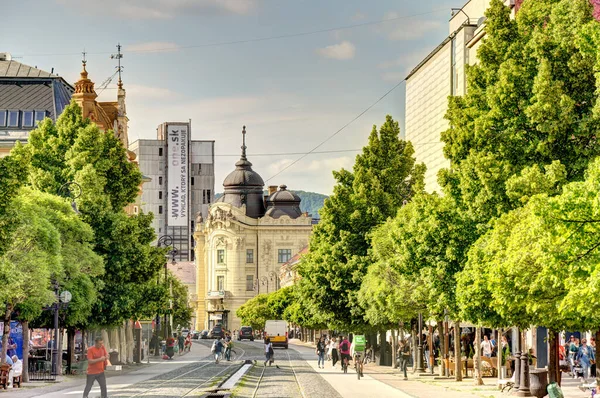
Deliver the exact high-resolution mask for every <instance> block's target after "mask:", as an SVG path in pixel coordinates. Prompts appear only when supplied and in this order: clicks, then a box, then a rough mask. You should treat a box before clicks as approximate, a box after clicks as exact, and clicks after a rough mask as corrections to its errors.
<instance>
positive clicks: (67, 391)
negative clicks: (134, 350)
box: [0, 344, 210, 398]
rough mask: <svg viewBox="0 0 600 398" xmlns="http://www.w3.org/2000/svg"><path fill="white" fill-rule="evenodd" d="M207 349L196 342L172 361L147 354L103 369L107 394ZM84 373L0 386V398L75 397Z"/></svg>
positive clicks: (82, 384) (96, 389)
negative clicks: (117, 368)
mask: <svg viewBox="0 0 600 398" xmlns="http://www.w3.org/2000/svg"><path fill="white" fill-rule="evenodd" d="M209 353H210V350H209V349H208V348H206V347H204V346H202V345H200V344H194V345H193V347H192V352H191V353H186V354H183V355H175V356H174V357H173V360H169V361H167V360H163V359H162V358H161V357H155V356H150V363H149V364H148V363H147V360H148V359H147V358H146V359H145V360H144V362H143V363H141V364H139V365H138V364H129V365H124V366H123V370H122V371H106V379H107V380H106V384H107V386H108V392H109V394H110V393H111V392H116V391H118V390H119V389H123V388H126V387H128V386H130V385H132V384H135V383H139V382H142V381H145V380H148V379H151V378H153V377H155V376H158V375H161V374H163V373H167V372H170V371H172V370H176V369H178V368H181V367H183V366H186V365H188V364H190V363H192V362H194V361H197V360H198V359H200V358H203V357H206V356H207V355H208V354H209ZM85 383H86V376H85V375H77V376H62V377H61V378H60V379H59V381H58V382H37V381H33V382H29V383H23V384H22V386H21V388H13V389H8V390H3V389H0V398H1V397H4V396H6V397H11V398H12V397H19V398H35V397H40V398H41V397H44V398H53V397H64V396H65V395H73V396H78V395H81V394H82V393H83V388H84V387H85ZM94 393H98V394H99V393H100V389H99V387H98V384H97V383H96V384H95V385H94V388H93V389H92V391H91V394H94Z"/></svg>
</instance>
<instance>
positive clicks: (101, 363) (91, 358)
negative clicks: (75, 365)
mask: <svg viewBox="0 0 600 398" xmlns="http://www.w3.org/2000/svg"><path fill="white" fill-rule="evenodd" d="M94 343H95V344H94V346H93V347H90V348H88V351H87V359H88V370H87V381H86V383H85V389H84V390H83V398H87V397H88V394H89V393H90V390H91V389H92V386H93V385H94V381H98V384H99V385H100V396H101V397H102V398H108V393H107V392H106V376H105V375H104V370H105V369H106V367H107V366H109V365H110V361H109V360H108V353H107V352H106V348H104V341H103V340H102V337H96V339H95V340H94Z"/></svg>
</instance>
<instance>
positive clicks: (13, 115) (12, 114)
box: [8, 111, 19, 127]
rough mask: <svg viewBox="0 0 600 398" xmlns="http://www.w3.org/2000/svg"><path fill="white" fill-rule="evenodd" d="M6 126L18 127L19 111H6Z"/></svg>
mask: <svg viewBox="0 0 600 398" xmlns="http://www.w3.org/2000/svg"><path fill="white" fill-rule="evenodd" d="M8 127H19V111H8Z"/></svg>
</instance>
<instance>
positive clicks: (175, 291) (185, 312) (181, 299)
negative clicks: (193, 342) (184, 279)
mask: <svg viewBox="0 0 600 398" xmlns="http://www.w3.org/2000/svg"><path fill="white" fill-rule="evenodd" d="M169 281H171V292H172V297H173V298H172V300H173V325H174V326H175V327H177V326H178V325H179V326H180V327H182V328H187V327H189V325H190V322H191V321H192V309H191V308H190V306H189V305H188V288H187V286H185V285H184V284H183V283H181V281H180V280H179V279H177V277H175V275H173V274H172V273H170V274H169Z"/></svg>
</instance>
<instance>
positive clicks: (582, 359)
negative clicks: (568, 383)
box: [576, 339, 596, 383]
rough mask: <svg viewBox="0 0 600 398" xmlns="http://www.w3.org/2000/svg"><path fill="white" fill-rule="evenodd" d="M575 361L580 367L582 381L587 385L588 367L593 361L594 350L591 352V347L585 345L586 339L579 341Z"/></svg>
mask: <svg viewBox="0 0 600 398" xmlns="http://www.w3.org/2000/svg"><path fill="white" fill-rule="evenodd" d="M576 359H577V361H578V362H579V364H580V365H581V370H582V371H583V381H584V382H586V383H587V378H588V374H589V371H590V366H591V364H592V361H595V359H596V357H595V356H594V350H592V347H590V346H589V345H587V340H586V339H581V345H580V346H579V349H578V350H577V357H576Z"/></svg>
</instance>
